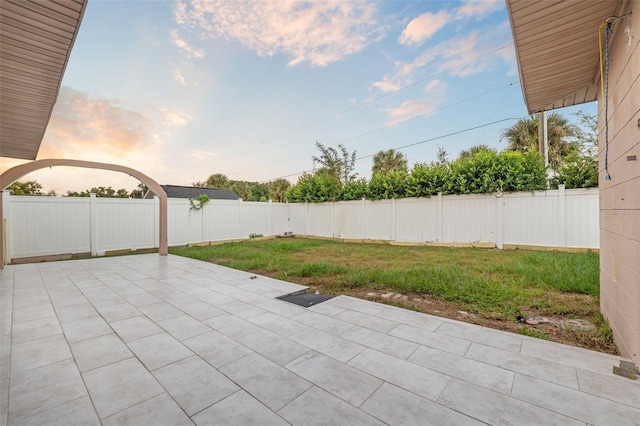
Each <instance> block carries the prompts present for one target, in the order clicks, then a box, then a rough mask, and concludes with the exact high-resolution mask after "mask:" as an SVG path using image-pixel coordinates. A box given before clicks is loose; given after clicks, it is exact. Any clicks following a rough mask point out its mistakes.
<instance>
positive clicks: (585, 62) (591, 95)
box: [506, 0, 629, 113]
mask: <svg viewBox="0 0 640 426" xmlns="http://www.w3.org/2000/svg"><path fill="white" fill-rule="evenodd" d="M506 2H507V9H508V11H509V19H510V21H511V30H512V33H513V41H514V46H515V50H516V56H517V59H518V70H519V72H520V84H521V86H522V93H523V95H524V101H525V104H526V106H527V109H528V111H529V113H534V112H538V111H545V110H551V109H556V108H562V107H566V106H571V105H578V104H581V103H585V102H591V101H595V100H596V96H597V91H598V84H599V81H600V77H599V60H600V59H599V53H598V49H599V47H598V46H599V45H598V31H599V27H600V24H601V23H602V22H604V21H605V20H606V19H607V18H609V17H612V16H620V15H622V14H624V11H625V10H626V8H627V6H628V4H629V0H598V1H584V0H544V1H532V0H506Z"/></svg>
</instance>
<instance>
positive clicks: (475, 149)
mask: <svg viewBox="0 0 640 426" xmlns="http://www.w3.org/2000/svg"><path fill="white" fill-rule="evenodd" d="M480 152H496V150H495V149H493V148H490V147H488V146H487V145H474V146H472V147H471V148H469V149H463V150H462V151H460V155H459V156H458V159H459V160H464V159H465V158H471V157H473V156H474V155H476V154H478V153H480Z"/></svg>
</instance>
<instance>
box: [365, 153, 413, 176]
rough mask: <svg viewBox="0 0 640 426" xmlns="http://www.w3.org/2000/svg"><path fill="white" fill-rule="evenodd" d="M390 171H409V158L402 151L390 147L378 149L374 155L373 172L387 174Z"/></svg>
mask: <svg viewBox="0 0 640 426" xmlns="http://www.w3.org/2000/svg"><path fill="white" fill-rule="evenodd" d="M389 172H401V173H407V159H406V158H405V157H404V155H402V153H400V152H398V151H396V150H393V149H389V150H387V151H378V153H377V154H376V155H374V156H373V167H372V168H371V173H372V174H374V175H375V174H377V173H379V174H387V173H389Z"/></svg>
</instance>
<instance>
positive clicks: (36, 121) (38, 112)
mask: <svg viewBox="0 0 640 426" xmlns="http://www.w3.org/2000/svg"><path fill="white" fill-rule="evenodd" d="M86 5H87V1H86V0H48V1H46V2H45V1H6V0H2V1H0V16H2V25H0V56H1V57H2V73H0V134H1V135H2V143H1V144H0V157H11V158H20V159H24V160H35V159H36V156H37V155H38V150H39V149H40V142H41V141H42V137H43V136H44V132H45V129H46V128H47V124H48V123H49V118H50V117H51V111H52V110H53V106H54V104H55V102H56V99H57V97H58V91H59V90H60V83H61V82H62V76H63V75H64V71H65V68H66V67H67V61H68V60H69V55H70V54H71V48H72V47H73V43H74V42H75V39H76V35H77V34H78V29H79V28H80V22H81V21H82V16H83V14H84V10H85V7H86Z"/></svg>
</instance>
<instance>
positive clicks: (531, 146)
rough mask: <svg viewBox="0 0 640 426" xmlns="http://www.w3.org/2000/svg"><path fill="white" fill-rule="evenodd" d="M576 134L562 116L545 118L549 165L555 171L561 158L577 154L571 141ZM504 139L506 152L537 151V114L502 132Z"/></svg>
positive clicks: (577, 147) (552, 115) (575, 146)
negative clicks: (506, 144)
mask: <svg viewBox="0 0 640 426" xmlns="http://www.w3.org/2000/svg"><path fill="white" fill-rule="evenodd" d="M576 133H577V127H576V126H574V125H572V124H570V123H569V120H567V119H566V118H565V117H563V116H562V115H560V114H558V113H555V112H552V113H551V114H549V115H548V116H547V134H548V141H549V165H550V166H551V168H552V169H553V170H557V169H558V167H559V166H560V164H562V161H563V158H565V157H566V156H567V155H569V154H571V153H574V152H577V151H578V149H579V146H578V143H577V142H575V141H573V140H571V138H572V137H575V136H576ZM502 139H506V140H507V143H508V146H507V151H519V152H522V153H525V152H527V151H529V150H537V146H538V114H536V115H532V116H530V117H528V118H523V119H521V120H518V122H517V123H516V124H514V125H513V126H511V127H509V128H508V129H506V130H504V131H503V132H502Z"/></svg>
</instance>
